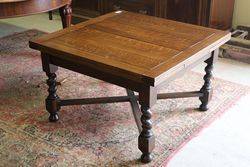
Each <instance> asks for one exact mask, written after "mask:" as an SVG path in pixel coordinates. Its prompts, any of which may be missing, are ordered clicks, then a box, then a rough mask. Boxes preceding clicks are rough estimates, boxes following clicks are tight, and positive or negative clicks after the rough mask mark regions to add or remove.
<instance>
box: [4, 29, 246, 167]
mask: <svg viewBox="0 0 250 167" xmlns="http://www.w3.org/2000/svg"><path fill="white" fill-rule="evenodd" d="M41 34H43V33H42V32H39V31H37V30H29V31H25V32H22V33H18V34H14V35H11V36H7V37H4V38H1V39H0V49H1V50H0V162H1V163H0V166H92V167H95V166H98V167H102V166H103V167H104V166H140V165H141V163H140V161H139V157H140V155H141V153H140V151H139V150H138V148H137V137H138V130H137V127H136V124H135V122H134V118H133V114H132V112H131V108H130V104H129V103H116V104H98V105H85V106H70V107H63V108H62V109H61V111H60V121H59V122H57V123H49V122H48V113H47V112H46V110H45V105H44V99H45V97H46V96H47V86H46V83H45V80H46V79H47V78H46V76H45V74H44V73H43V72H42V68H41V61H40V57H39V53H38V52H36V51H34V50H31V49H29V48H28V40H29V39H31V38H34V37H37V36H39V35H41ZM58 80H59V81H61V82H62V84H61V85H60V86H59V88H58V94H59V95H60V96H61V98H72V97H73V98H81V97H97V96H99V97H100V96H112V95H125V94H126V91H125V90H124V89H123V88H121V87H117V86H114V85H111V84H108V83H105V82H103V81H99V80H96V79H92V78H89V77H87V76H83V75H80V74H77V73H74V72H71V71H68V70H65V69H59V72H58ZM202 84H203V79H202V75H200V74H197V73H194V72H189V73H187V74H186V75H185V76H183V77H182V78H180V79H178V80H176V81H174V82H172V83H171V84H169V85H165V87H163V88H162V90H161V92H174V91H190V90H199V89H200V87H201V86H202ZM213 85H214V88H215V90H214V96H213V100H212V101H211V103H210V107H211V108H210V110H209V111H207V112H199V111H197V110H196V108H197V107H198V106H199V104H200V102H199V100H198V98H188V99H174V100H160V101H158V102H157V105H155V106H154V107H153V108H152V112H153V121H154V126H153V131H154V133H155V136H156V148H155V150H154V153H153V156H154V161H153V162H152V163H150V164H147V165H145V166H165V165H166V163H167V161H168V158H169V157H170V156H172V154H173V153H174V152H175V151H176V150H178V149H179V148H180V146H182V145H183V143H185V142H187V141H188V140H190V139H191V138H192V137H193V136H194V134H196V133H197V132H198V131H200V130H201V128H202V127H203V126H204V125H205V124H207V123H208V122H210V121H211V120H213V119H214V118H216V117H218V115H220V114H221V113H223V112H224V111H226V110H227V109H228V108H229V107H230V106H231V105H232V104H234V103H235V102H236V101H237V100H238V99H239V98H240V97H242V96H243V95H244V94H246V93H247V92H249V88H248V87H244V86H241V85H238V84H234V83H230V82H227V81H223V80H220V79H216V80H214V82H213Z"/></svg>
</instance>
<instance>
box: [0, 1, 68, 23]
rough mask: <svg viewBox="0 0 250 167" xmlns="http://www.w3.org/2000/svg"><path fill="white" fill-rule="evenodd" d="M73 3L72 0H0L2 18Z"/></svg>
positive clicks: (0, 16) (0, 15) (44, 10)
mask: <svg viewBox="0 0 250 167" xmlns="http://www.w3.org/2000/svg"><path fill="white" fill-rule="evenodd" d="M68 4H71V0H0V19H5V18H11V17H20V16H26V15H31V14H38V13H43V12H47V11H51V10H55V9H58V8H60V7H63V6H65V5H68Z"/></svg>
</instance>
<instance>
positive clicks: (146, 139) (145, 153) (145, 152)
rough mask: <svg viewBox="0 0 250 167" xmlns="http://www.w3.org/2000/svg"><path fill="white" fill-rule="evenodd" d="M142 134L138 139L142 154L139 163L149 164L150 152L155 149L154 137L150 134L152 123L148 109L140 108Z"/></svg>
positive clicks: (150, 159)
mask: <svg viewBox="0 0 250 167" xmlns="http://www.w3.org/2000/svg"><path fill="white" fill-rule="evenodd" d="M141 111H142V117H141V123H142V132H141V134H140V136H139V139H138V144H139V149H140V150H141V152H142V156H141V162H142V163H149V162H151V161H152V155H151V152H152V151H153V149H154V147H155V137H154V135H153V132H152V130H151V129H152V121H151V115H152V114H151V112H150V110H149V107H145V106H142V107H141Z"/></svg>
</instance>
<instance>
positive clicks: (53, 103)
mask: <svg viewBox="0 0 250 167" xmlns="http://www.w3.org/2000/svg"><path fill="white" fill-rule="evenodd" d="M46 74H47V76H48V78H49V79H48V80H47V85H48V86H49V89H48V92H49V96H48V97H47V99H46V100H45V102H46V109H47V111H48V112H49V113H50V116H49V121H50V122H56V121H58V120H59V117H58V111H59V110H60V106H59V101H60V98H59V96H58V95H57V94H56V91H57V85H56V74H55V73H46Z"/></svg>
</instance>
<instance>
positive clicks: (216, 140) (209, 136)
mask: <svg viewBox="0 0 250 167" xmlns="http://www.w3.org/2000/svg"><path fill="white" fill-rule="evenodd" d="M7 27H8V28H7ZM61 27H62V26H61V22H60V18H59V17H58V16H57V15H54V20H53V21H50V20H49V19H48V14H40V15H34V16H28V17H22V18H13V19H5V20H0V37H2V36H5V35H8V34H12V33H14V32H20V31H23V30H25V29H31V28H36V29H39V30H42V31H46V32H53V31H56V30H59V29H61ZM203 69H204V65H201V66H198V67H196V68H195V69H193V70H194V71H196V72H203ZM214 75H215V77H218V78H221V79H224V80H228V81H231V82H236V83H239V84H243V85H249V86H250V64H244V63H240V62H237V61H234V60H229V59H222V58H221V59H219V61H218V63H217V64H216V66H215V70H214ZM249 102H250V95H247V96H246V97H243V98H242V99H240V100H239V101H238V102H237V103H236V104H235V105H234V106H233V107H232V108H230V109H229V111H228V112H226V113H225V114H224V115H223V116H222V117H220V118H218V119H217V120H216V121H215V122H213V123H212V124H211V125H210V126H209V127H207V128H205V129H204V130H203V131H202V132H201V133H200V134H199V135H198V136H196V137H195V138H194V139H192V140H191V141H190V142H189V143H187V144H186V145H185V146H184V147H183V148H182V149H181V150H179V151H178V152H177V153H176V155H175V156H174V157H173V158H172V159H171V160H170V162H169V164H168V166H169V167H224V166H225V167H249V166H250V142H249V141H250V133H248V132H249V127H250V121H249V119H250V105H249V104H248V103H249Z"/></svg>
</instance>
